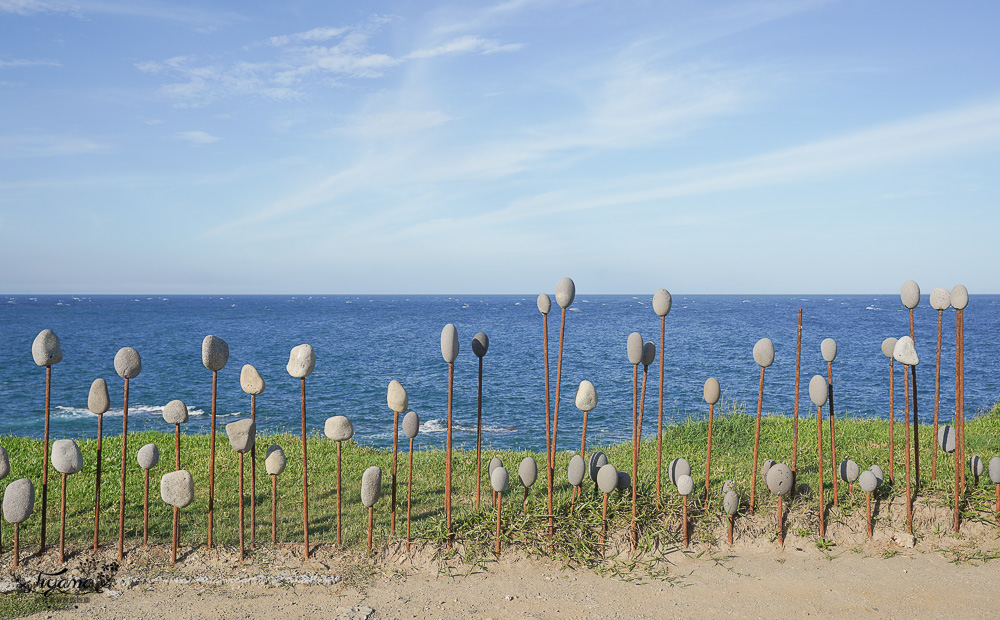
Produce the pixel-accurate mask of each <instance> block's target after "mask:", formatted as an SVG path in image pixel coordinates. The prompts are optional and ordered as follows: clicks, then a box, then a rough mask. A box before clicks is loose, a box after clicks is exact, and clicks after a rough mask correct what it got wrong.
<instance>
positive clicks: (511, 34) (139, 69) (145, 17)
mask: <svg viewBox="0 0 1000 620" xmlns="http://www.w3.org/2000/svg"><path fill="white" fill-rule="evenodd" d="M998 23H1000V3H998V2H995V1H992V0H989V1H974V0H969V1H965V2H960V3H944V2H913V1H912V0H898V1H893V0H887V1H883V2H870V1H867V0H840V1H837V0H829V1H825V0H760V1H757V0H747V1H739V2H716V1H695V0H684V1H674V0H663V1H659V2H657V1H641V0H635V1H630V0H621V1H616V2H607V1H601V0H565V1H563V0H507V1H494V2H441V1H440V0H430V1H428V2H380V1H370V2H296V1H292V2H281V3H275V2H260V1H246V0H245V1H241V2H220V1H198V2H185V1H176V2H156V1H152V0H125V1H118V0H75V1H64V0H0V266H2V269H0V293H8V294H31V293H37V294H44V293H90V294H98V293H170V294H183V293H191V294H239V293H265V294H285V293H287V294H307V293H308V294H352V293H359V294H361V293H364V294H377V293H386V294H419V293H442V294H456V293H461V294H475V293H524V294H537V293H539V292H546V291H549V292H551V291H553V290H554V287H555V283H556V281H557V280H558V279H559V278H561V277H563V276H570V277H572V278H573V279H574V280H575V281H576V285H577V290H578V291H580V292H583V293H587V294H599V293H628V294H634V293H649V294H652V292H653V291H655V290H657V289H659V288H661V287H665V288H667V289H669V290H670V291H671V292H672V293H675V294H677V293H681V294H699V293H733V294H737V293H740V294H743V293H751V294H766V293H886V292H894V291H897V290H899V286H900V285H901V284H902V283H903V281H905V280H909V279H914V280H916V281H917V282H918V283H919V284H920V285H921V287H922V288H923V289H924V291H925V292H928V291H930V289H932V288H934V287H937V286H944V287H946V288H951V287H953V286H954V285H955V284H958V283H963V284H965V285H966V286H968V288H969V291H970V292H971V293H973V294H975V293H1000V269H997V265H998V264H1000V259H998V251H997V245H996V244H997V237H998V233H1000V201H998V198H1000V175H998V172H1000V70H998V68H1000V66H998V65H1000V37H998V36H997V35H996V25H997V24H998Z"/></svg>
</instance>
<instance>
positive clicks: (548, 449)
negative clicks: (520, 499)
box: [494, 314, 555, 532]
mask: <svg viewBox="0 0 1000 620" xmlns="http://www.w3.org/2000/svg"><path fill="white" fill-rule="evenodd" d="M542 349H543V352H544V354H545V477H546V478H547V480H548V486H549V531H550V532H554V531H555V529H554V528H555V523H554V521H553V515H552V477H553V476H552V473H553V472H552V467H553V465H552V428H551V421H552V420H551V411H552V408H551V404H550V402H549V315H547V314H543V315H542ZM495 502H496V499H494V503H495Z"/></svg>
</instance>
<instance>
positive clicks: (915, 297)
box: [899, 280, 920, 309]
mask: <svg viewBox="0 0 1000 620" xmlns="http://www.w3.org/2000/svg"><path fill="white" fill-rule="evenodd" d="M899 299H900V301H902V302H903V305H904V306H906V307H907V308H910V309H913V308H916V307H917V304H919V303H920V287H919V286H918V285H917V283H916V282H914V281H913V280H907V281H906V282H903V286H902V287H901V288H900V289H899Z"/></svg>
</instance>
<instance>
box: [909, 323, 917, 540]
mask: <svg viewBox="0 0 1000 620" xmlns="http://www.w3.org/2000/svg"><path fill="white" fill-rule="evenodd" d="M910 340H912V341H914V342H916V341H917V337H916V336H915V335H914V331H913V308H910ZM914 370H915V368H914V367H913V366H910V371H911V373H913V371H914ZM915 377H916V375H915V374H914V378H915ZM907 418H909V416H908V415H907ZM907 423H909V419H907ZM919 488H920V429H919V428H917V384H916V381H914V383H913V492H914V494H916V492H917V490H918V489H919ZM911 533H912V532H911Z"/></svg>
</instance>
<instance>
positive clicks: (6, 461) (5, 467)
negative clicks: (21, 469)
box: [0, 446, 10, 480]
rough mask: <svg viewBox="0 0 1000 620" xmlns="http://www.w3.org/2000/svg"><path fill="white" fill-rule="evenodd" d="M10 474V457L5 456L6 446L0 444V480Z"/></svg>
mask: <svg viewBox="0 0 1000 620" xmlns="http://www.w3.org/2000/svg"><path fill="white" fill-rule="evenodd" d="M9 475H10V457H8V456H7V448H4V447H3V446H0V480H3V479H4V478H6V477H7V476H9Z"/></svg>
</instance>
